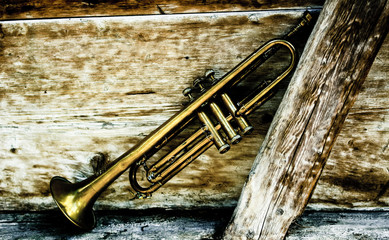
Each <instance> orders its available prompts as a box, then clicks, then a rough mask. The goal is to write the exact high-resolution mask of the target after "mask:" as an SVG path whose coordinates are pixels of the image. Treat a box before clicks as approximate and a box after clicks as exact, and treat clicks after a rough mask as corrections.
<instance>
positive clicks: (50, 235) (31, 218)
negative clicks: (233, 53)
mask: <svg viewBox="0 0 389 240" xmlns="http://www.w3.org/2000/svg"><path fill="white" fill-rule="evenodd" d="M232 211H233V209H232V208H221V209H193V210H161V209H152V210H136V211H129V210H127V211H123V210H121V211H97V212H96V214H97V217H98V225H97V227H96V228H95V229H93V230H92V231H90V232H80V231H78V230H77V229H74V228H72V227H73V226H71V225H69V223H68V222H66V221H65V219H64V218H63V217H62V216H61V215H60V213H59V212H53V211H43V212H17V213H15V212H7V213H0V235H1V236H2V239H7V240H13V239H26V238H28V239H42V238H44V239H69V238H71V239H78V240H88V239H100V238H106V239H113V238H115V239H117V238H119V239H132V240H138V239H187V240H189V239H199V240H200V239H202V240H204V239H219V238H220V234H221V233H222V230H223V228H224V226H225V225H226V224H227V222H228V219H229V217H230V216H231V213H232ZM210 212H211V213H212V214H210ZM388 219H389V213H388V212H374V211H372V212H369V211H366V212H358V211H352V212H325V211H322V212H318V211H307V212H305V213H304V214H303V216H301V218H299V219H298V220H297V221H296V222H295V223H294V224H292V226H291V229H290V230H289V232H288V235H287V236H286V238H285V239H287V240H295V239H307V240H316V239H318V238H324V239H329V238H330V239H355V240H357V239H385V237H386V236H388V234H389V230H388V228H387V226H388ZM161 229H163V230H161Z"/></svg>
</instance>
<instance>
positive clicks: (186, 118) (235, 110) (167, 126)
mask: <svg viewBox="0 0 389 240" xmlns="http://www.w3.org/2000/svg"><path fill="white" fill-rule="evenodd" d="M310 20H311V15H310V14H309V13H305V14H304V16H303V18H302V20H301V21H300V23H299V24H298V25H297V26H296V27H295V28H294V29H292V31H290V32H289V33H288V34H287V35H285V36H284V38H283V39H275V40H271V41H269V42H267V43H265V44H264V45H263V46H261V47H260V48H258V49H257V50H256V51H254V52H253V53H252V54H251V55H250V56H248V57H247V58H246V59H244V60H243V61H242V62H241V63H239V64H238V65H237V66H236V67H234V68H233V69H232V70H231V71H230V72H228V73H227V74H225V75H224V76H223V77H222V78H220V79H218V80H217V79H216V78H215V77H214V72H213V71H207V73H206V76H205V78H201V79H197V80H195V81H194V83H193V85H194V88H186V89H184V91H183V94H184V95H185V96H187V97H189V100H190V102H189V104H188V105H187V106H186V107H185V108H184V109H182V110H181V111H180V112H178V113H176V114H175V115H174V116H172V117H171V118H170V119H169V120H167V121H166V122H165V123H163V124H162V125H161V126H160V127H158V128H157V129H156V130H154V131H153V132H152V133H150V134H149V135H148V136H147V137H146V138H144V139H143V140H142V141H140V142H139V143H138V144H136V145H135V146H134V147H132V148H131V149H130V150H129V151H127V152H126V153H124V154H123V155H121V156H120V157H119V158H117V159H116V160H115V161H113V162H112V163H110V164H108V166H107V167H106V170H105V171H104V172H103V173H102V174H100V175H98V176H91V177H89V178H87V179H85V180H83V181H81V182H78V183H71V182H69V181H68V180H66V179H65V178H63V177H58V176H56V177H53V178H52V179H51V182H50V191H51V194H52V196H53V198H54V200H55V202H56V204H57V205H58V207H59V208H60V210H61V211H62V213H63V214H64V215H65V216H66V217H67V218H68V219H69V220H70V221H71V222H72V223H73V224H75V225H76V226H78V227H80V228H82V229H85V230H90V229H92V228H93V227H94V226H95V224H96V219H95V215H94V213H93V210H92V207H93V204H94V202H95V201H96V200H97V198H98V197H99V195H100V194H101V193H102V192H103V191H104V190H105V189H106V188H107V187H108V186H109V185H110V184H111V183H112V182H113V181H114V180H115V179H117V178H118V177H119V176H120V175H121V174H123V173H124V172H125V171H126V170H127V169H130V170H129V174H130V183H131V187H132V188H133V190H134V191H135V192H136V197H137V198H144V197H148V196H150V194H151V193H152V192H154V191H156V190H157V189H159V188H160V187H161V186H162V185H163V184H165V183H166V182H167V181H169V180H170V179H171V178H172V177H173V176H174V175H176V174H177V173H178V172H179V171H181V170H182V169H183V168H185V167H186V166H187V165H188V164H190V163H191V162H192V161H193V160H194V159H195V158H196V157H198V156H199V155H200V154H202V153H203V152H204V151H206V150H207V149H208V148H210V147H211V146H212V145H215V146H216V148H217V149H218V151H219V152H220V153H225V152H227V151H228V150H229V149H230V144H237V143H238V142H239V141H240V140H241V139H242V135H244V134H248V133H250V132H251V130H252V129H253V127H252V126H251V125H250V123H249V122H248V120H247V118H246V117H247V115H249V114H250V113H251V112H252V111H253V110H254V109H255V108H256V107H258V106H260V105H261V104H263V103H264V102H265V101H266V100H267V99H269V98H270V97H271V96H272V95H273V94H274V93H275V87H276V86H277V85H278V84H279V83H280V81H281V80H283V79H284V78H285V77H286V76H287V75H288V74H289V73H290V72H291V71H292V70H293V68H294V66H295V65H296V51H295V49H294V47H293V45H292V44H291V43H290V42H288V41H287V39H289V38H290V37H291V36H292V35H294V34H295V33H296V32H298V31H299V30H300V29H301V28H302V27H304V26H306V25H307V23H308V22H309V21H310ZM281 47H284V48H286V49H287V50H288V51H289V53H290V64H289V66H288V67H287V68H286V69H285V70H284V71H283V72H282V73H281V74H280V75H279V76H278V77H277V78H276V79H274V80H273V81H271V82H263V83H262V84H260V86H258V87H257V88H256V89H255V90H254V91H253V92H252V93H251V94H249V95H248V96H247V97H245V98H244V99H242V100H240V101H239V102H237V103H234V101H233V100H232V97H231V96H230V93H229V92H230V91H231V88H232V87H233V86H235V85H236V84H237V83H239V82H240V81H241V80H242V79H244V78H245V77H246V76H247V75H248V74H250V73H251V72H253V71H254V70H255V69H256V68H257V67H258V66H260V65H261V64H262V63H263V62H265V61H266V60H267V59H268V58H270V56H272V55H274V53H275V52H276V51H278V49H279V48H281ZM223 105H224V107H225V108H226V109H227V110H226V112H228V114H227V116H226V115H225V114H224V113H223V111H222V109H221V106H223ZM209 110H210V112H211V113H212V114H211V115H210V114H209V113H208V111H209ZM196 118H197V119H199V120H200V122H201V123H202V126H201V127H200V128H199V129H198V130H197V131H195V133H193V134H192V135H191V136H190V137H188V138H187V139H185V140H184V141H183V142H182V143H181V144H180V145H179V146H178V147H176V148H175V149H173V150H172V151H171V152H169V153H168V154H166V155H165V156H164V157H162V159H160V160H159V161H157V162H156V163H154V164H153V165H151V166H147V165H146V161H147V160H148V159H149V158H150V157H151V156H152V155H154V154H155V153H156V152H158V151H159V150H160V149H161V148H162V147H163V146H165V145H166V144H167V143H168V142H169V141H170V140H171V139H172V138H174V137H175V136H177V134H179V133H180V132H181V131H183V130H184V129H185V128H186V127H187V126H188V124H189V123H191V122H192V121H193V120H194V119H196ZM215 120H216V121H215ZM214 122H217V123H216V124H215V123H214ZM235 126H237V128H238V129H239V130H236V128H235ZM225 138H228V140H225ZM140 167H144V168H145V171H146V174H147V176H146V178H147V180H148V182H149V183H148V186H141V185H142V184H140V183H139V182H138V181H137V173H138V172H139V171H138V169H139V168H140Z"/></svg>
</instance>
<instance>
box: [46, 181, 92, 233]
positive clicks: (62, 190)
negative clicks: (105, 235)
mask: <svg viewBox="0 0 389 240" xmlns="http://www.w3.org/2000/svg"><path fill="white" fill-rule="evenodd" d="M82 185H84V184H83V182H80V183H75V184H74V183H71V182H69V181H68V180H67V179H66V178H63V177H58V176H56V177H53V178H52V179H51V181H50V190H51V195H52V196H53V198H54V201H55V203H56V204H57V206H58V207H59V209H61V211H62V213H63V214H64V215H65V216H66V217H67V218H68V219H69V220H70V221H71V222H72V223H73V224H75V225H76V226H78V227H79V228H82V229H84V230H91V229H92V228H94V226H95V225H96V218H95V214H94V213H93V210H92V206H93V203H94V201H93V199H90V198H89V199H86V198H88V196H86V195H85V194H83V192H82V188H83V187H82Z"/></svg>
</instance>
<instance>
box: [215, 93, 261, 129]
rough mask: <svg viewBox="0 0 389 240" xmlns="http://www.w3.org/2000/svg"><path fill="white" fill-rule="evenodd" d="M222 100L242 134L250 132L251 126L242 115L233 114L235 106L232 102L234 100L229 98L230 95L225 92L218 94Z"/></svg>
mask: <svg viewBox="0 0 389 240" xmlns="http://www.w3.org/2000/svg"><path fill="white" fill-rule="evenodd" d="M220 97H221V99H222V102H223V103H224V105H225V106H226V107H227V109H228V111H229V112H230V114H231V116H233V118H234V119H235V121H236V123H237V124H238V126H239V128H240V130H241V131H242V133H243V134H250V133H251V132H252V131H253V129H254V128H253V126H251V124H250V123H249V122H248V120H247V119H246V118H244V117H243V116H234V115H235V112H236V111H237V108H236V106H235V104H234V102H233V101H232V100H231V98H230V96H229V95H228V94H227V93H223V94H221V95H220Z"/></svg>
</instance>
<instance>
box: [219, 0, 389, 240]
mask: <svg viewBox="0 0 389 240" xmlns="http://www.w3.org/2000/svg"><path fill="white" fill-rule="evenodd" d="M388 25H389V3H387V1H357V2H351V1H346V0H333V1H332V0H329V1H327V2H326V3H325V5H324V7H323V10H322V13H321V15H320V18H319V20H318V23H317V25H316V26H315V28H314V30H313V33H312V35H311V37H310V39H309V40H308V44H307V46H306V48H305V51H304V54H303V56H302V57H301V61H300V63H299V66H298V67H297V70H296V72H295V74H294V76H293V78H292V80H291V83H290V86H289V87H288V90H287V92H286V94H285V96H284V99H283V101H282V102H281V105H280V107H279V109H278V111H277V114H276V115H275V117H274V120H273V123H272V125H271V127H270V130H269V132H268V134H267V136H266V138H265V140H264V143H263V145H262V146H261V149H260V152H259V154H258V156H257V158H256V160H255V162H254V165H253V168H252V169H251V172H250V175H249V178H248V180H247V182H246V184H245V186H244V188H243V191H242V194H241V197H240V200H239V203H238V206H237V207H236V209H235V212H234V214H233V217H232V220H231V222H230V224H229V225H228V227H227V229H226V231H225V235H224V236H225V239H283V238H284V236H285V234H286V232H287V230H288V228H289V226H290V224H291V222H292V221H293V220H294V219H296V217H297V216H298V215H300V214H301V213H302V212H303V210H304V208H305V206H306V204H307V203H308V201H309V199H310V196H311V195H312V193H313V189H314V187H315V185H316V183H317V180H318V179H319V177H320V175H321V173H322V171H323V168H324V166H325V163H326V160H327V159H328V157H329V154H330V152H331V149H332V147H333V145H334V142H335V139H336V137H337V136H338V134H339V132H340V129H341V127H342V125H343V122H344V120H345V118H346V116H347V113H348V112H349V110H350V108H351V106H352V104H353V103H354V101H355V99H356V96H357V93H358V92H359V91H360V89H361V87H362V83H363V82H364V80H365V78H366V76H367V74H368V71H369V69H370V67H371V65H372V63H373V60H374V58H375V56H376V54H377V52H378V50H379V48H380V46H381V44H382V42H383V40H384V38H385V36H386V34H387V32H388V30H389V29H388ZM360 161H364V159H360Z"/></svg>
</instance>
